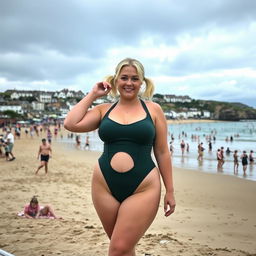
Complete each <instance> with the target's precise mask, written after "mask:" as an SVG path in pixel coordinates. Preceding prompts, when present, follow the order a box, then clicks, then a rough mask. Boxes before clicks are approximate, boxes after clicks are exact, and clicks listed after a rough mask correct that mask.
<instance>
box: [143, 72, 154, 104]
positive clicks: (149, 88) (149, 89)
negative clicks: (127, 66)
mask: <svg viewBox="0 0 256 256" xmlns="http://www.w3.org/2000/svg"><path fill="white" fill-rule="evenodd" d="M144 81H145V84H146V88H145V91H144V92H143V93H142V97H143V98H146V99H151V98H152V96H153V93H154V88H155V86H154V83H153V82H152V80H151V79H149V78H146V77H144Z"/></svg>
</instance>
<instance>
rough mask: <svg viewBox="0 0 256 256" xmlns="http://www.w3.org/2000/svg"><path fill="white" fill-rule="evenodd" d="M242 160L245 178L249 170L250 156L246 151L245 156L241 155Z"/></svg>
mask: <svg viewBox="0 0 256 256" xmlns="http://www.w3.org/2000/svg"><path fill="white" fill-rule="evenodd" d="M241 159H242V166H243V172H244V176H246V170H247V166H248V155H247V154H246V151H245V150H244V151H243V154H242V155H241Z"/></svg>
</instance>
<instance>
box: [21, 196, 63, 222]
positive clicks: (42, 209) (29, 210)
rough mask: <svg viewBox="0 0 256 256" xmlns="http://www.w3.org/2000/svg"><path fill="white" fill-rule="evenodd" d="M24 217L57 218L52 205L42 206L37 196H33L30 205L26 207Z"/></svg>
mask: <svg viewBox="0 0 256 256" xmlns="http://www.w3.org/2000/svg"><path fill="white" fill-rule="evenodd" d="M24 216H25V217H26V218H28V219H39V218H53V219H62V218H61V217H57V216H56V214H55V213H54V211H53V209H52V207H51V206H50V205H45V206H40V205H39V202H38V199H37V197H36V196H33V197H32V199H31V200H30V203H29V204H26V205H25V207H24Z"/></svg>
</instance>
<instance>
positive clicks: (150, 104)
mask: <svg viewBox="0 0 256 256" xmlns="http://www.w3.org/2000/svg"><path fill="white" fill-rule="evenodd" d="M145 103H146V105H147V108H148V109H149V112H150V113H151V112H152V113H154V114H157V113H159V112H162V108H161V106H160V105H159V104H158V103H156V102H153V101H150V100H147V101H145Z"/></svg>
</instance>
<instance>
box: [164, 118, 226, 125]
mask: <svg viewBox="0 0 256 256" xmlns="http://www.w3.org/2000/svg"><path fill="white" fill-rule="evenodd" d="M166 122H167V124H191V123H217V122H229V121H222V120H212V119H179V120H177V119H167V120H166Z"/></svg>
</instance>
